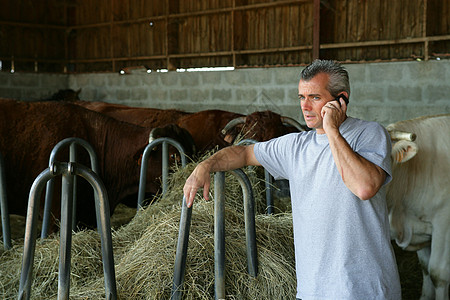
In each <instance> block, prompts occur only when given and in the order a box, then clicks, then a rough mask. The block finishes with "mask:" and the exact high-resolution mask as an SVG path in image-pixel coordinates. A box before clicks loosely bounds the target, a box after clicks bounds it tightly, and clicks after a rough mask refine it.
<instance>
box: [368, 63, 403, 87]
mask: <svg viewBox="0 0 450 300" xmlns="http://www.w3.org/2000/svg"><path fill="white" fill-rule="evenodd" d="M404 67H405V65H402V63H401V62H400V63H396V62H395V63H394V62H391V63H373V64H368V65H367V66H366V68H367V72H368V81H369V82H372V83H374V82H377V83H380V82H400V81H401V80H402V79H403V72H404V70H405V68H404Z"/></svg>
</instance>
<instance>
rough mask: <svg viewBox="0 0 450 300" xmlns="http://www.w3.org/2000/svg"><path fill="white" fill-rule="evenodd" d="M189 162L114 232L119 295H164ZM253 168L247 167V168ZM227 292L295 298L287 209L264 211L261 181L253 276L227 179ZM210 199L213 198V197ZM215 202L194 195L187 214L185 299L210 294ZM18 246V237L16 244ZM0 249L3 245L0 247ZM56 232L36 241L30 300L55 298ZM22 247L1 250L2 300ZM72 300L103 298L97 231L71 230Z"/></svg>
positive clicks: (235, 190)
mask: <svg viewBox="0 0 450 300" xmlns="http://www.w3.org/2000/svg"><path fill="white" fill-rule="evenodd" d="M194 166H195V163H194V164H190V165H188V166H187V167H186V168H185V169H179V170H176V172H175V173H174V174H173V175H172V176H171V179H172V180H171V182H170V184H169V189H168V193H167V194H166V196H164V197H162V198H160V199H158V200H157V201H156V202H155V203H154V204H152V205H150V206H149V207H147V208H146V209H145V210H141V211H139V212H138V213H137V214H136V216H135V217H134V218H133V219H132V220H131V222H130V223H128V224H127V225H125V226H123V227H120V228H119V229H117V230H115V231H113V247H114V259H115V271H116V280H117V291H118V297H119V299H169V298H170V293H171V289H172V279H173V267H174V261H175V252H176V243H177V239H178V230H179V220H180V214H181V209H180V208H181V200H182V186H183V184H184V181H185V180H186V178H187V176H188V175H189V174H190V172H191V171H192V169H193V168H194ZM250 173H251V171H250ZM226 177H227V179H226V195H227V200H226V208H225V218H226V221H225V222H226V223H225V231H226V258H225V259H226V262H225V264H226V271H225V272H226V278H225V281H226V293H227V298H228V299H261V298H264V299H292V297H293V295H295V270H294V250H293V241H292V221H291V216H290V214H277V215H275V216H270V217H269V216H265V215H263V213H264V211H265V204H264V203H265V199H264V192H263V188H262V187H263V185H262V184H261V183H260V180H259V179H256V178H255V177H252V178H251V181H252V182H253V184H254V189H255V197H256V199H257V203H256V210H257V216H256V238H257V245H258V261H259V266H258V268H259V274H258V276H257V277H256V278H252V277H251V276H249V275H248V273H247V262H246V257H247V256H246V245H245V232H244V216H243V205H242V193H241V187H240V185H239V184H238V183H237V181H236V180H234V179H233V176H232V175H227V176H226ZM213 189H214V187H213V183H212V187H211V190H213ZM211 198H213V195H211ZM213 211H214V202H213V201H205V200H203V199H201V198H200V197H197V199H196V202H195V203H194V208H193V213H192V225H191V233H190V240H189V249H188V257H187V266H186V273H185V282H184V286H183V288H184V289H183V299H211V298H213V297H214V218H213ZM22 243H23V241H22ZM0 246H2V245H0ZM58 251H59V237H58V236H52V237H50V238H48V239H46V240H45V241H44V242H43V243H41V242H40V241H39V240H38V243H37V245H36V252H35V253H36V255H35V260H34V277H33V278H34V280H33V285H32V299H56V298H57V285H58V274H57V273H58ZM22 253H23V246H22V244H21V243H20V242H17V241H15V242H14V246H13V249H12V250H10V251H3V250H0V278H2V280H1V283H0V298H1V299H16V298H17V294H18V287H19V278H20V270H21V260H22ZM70 284H71V285H70V297H71V299H104V297H105V295H104V293H105V291H104V278H103V267H102V261H101V244H100V238H99V236H98V233H97V232H95V231H81V232H77V233H74V235H73V240H72V264H71V281H70Z"/></svg>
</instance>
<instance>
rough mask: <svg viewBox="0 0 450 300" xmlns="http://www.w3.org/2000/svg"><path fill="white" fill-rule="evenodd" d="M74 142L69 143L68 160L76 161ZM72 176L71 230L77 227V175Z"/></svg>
mask: <svg viewBox="0 0 450 300" xmlns="http://www.w3.org/2000/svg"><path fill="white" fill-rule="evenodd" d="M76 146H77V145H76V144H75V143H72V144H70V152H69V161H70V162H76V161H77V148H76ZM72 177H73V189H72V195H73V197H72V225H71V226H72V230H75V229H77V201H76V199H77V181H78V179H77V176H72Z"/></svg>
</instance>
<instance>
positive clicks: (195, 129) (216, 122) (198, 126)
mask: <svg viewBox="0 0 450 300" xmlns="http://www.w3.org/2000/svg"><path fill="white" fill-rule="evenodd" d="M242 116H243V115H241V114H237V113H233V112H229V111H224V110H203V111H199V112H196V113H193V114H190V115H186V116H183V117H181V118H179V119H178V120H177V121H176V124H177V125H178V126H180V127H181V128H184V129H186V130H187V131H189V132H190V133H191V135H192V137H193V139H194V141H195V144H196V146H197V149H198V152H199V153H204V152H206V151H208V150H212V149H214V148H215V147H216V146H218V147H219V148H223V147H225V146H229V145H230V143H229V142H227V141H225V140H224V137H225V136H224V135H223V134H222V133H221V130H222V129H223V128H224V127H225V125H226V124H227V123H228V122H230V121H231V120H233V119H235V118H238V117H242Z"/></svg>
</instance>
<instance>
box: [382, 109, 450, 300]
mask: <svg viewBox="0 0 450 300" xmlns="http://www.w3.org/2000/svg"><path fill="white" fill-rule="evenodd" d="M387 129H388V131H389V132H390V134H391V138H392V140H393V147H392V161H393V163H392V172H393V180H392V182H391V183H390V184H389V186H388V190H387V201H388V207H389V220H390V223H391V234H392V238H395V240H396V242H397V244H398V245H399V246H400V247H402V248H403V249H405V250H410V251H417V255H418V257H419V261H420V264H421V266H422V272H423V286H422V296H421V298H420V299H437V300H448V299H449V282H450V114H446V115H437V116H429V117H422V118H417V119H412V120H407V121H401V122H398V123H395V124H391V125H389V126H388V127H387ZM399 131H401V132H403V133H401V132H400V134H399ZM407 133H413V134H407ZM405 136H406V137H407V139H409V140H402V138H404V137H405ZM415 137H416V140H414V138H415Z"/></svg>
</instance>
